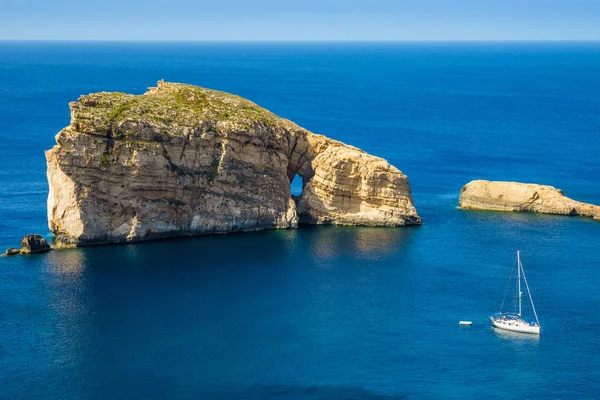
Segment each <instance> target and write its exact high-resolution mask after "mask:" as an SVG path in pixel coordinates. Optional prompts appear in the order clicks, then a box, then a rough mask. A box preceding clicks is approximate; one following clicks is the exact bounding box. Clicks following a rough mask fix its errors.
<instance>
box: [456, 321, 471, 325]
mask: <svg viewBox="0 0 600 400" xmlns="http://www.w3.org/2000/svg"><path fill="white" fill-rule="evenodd" d="M458 324H459V325H473V322H472V321H460V322H459V323H458Z"/></svg>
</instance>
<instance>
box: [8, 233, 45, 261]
mask: <svg viewBox="0 0 600 400" xmlns="http://www.w3.org/2000/svg"><path fill="white" fill-rule="evenodd" d="M50 250H52V247H50V245H49V244H48V242H46V239H44V238H43V237H42V235H25V236H23V239H21V248H20V249H17V248H15V247H11V248H8V249H6V252H5V253H4V255H5V256H16V255H18V254H34V253H47V252H49V251H50Z"/></svg>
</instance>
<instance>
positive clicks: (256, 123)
mask: <svg viewBox="0 0 600 400" xmlns="http://www.w3.org/2000/svg"><path fill="white" fill-rule="evenodd" d="M70 107H71V123H70V125H69V126H68V127H66V128H64V129H63V130H61V131H60V132H59V133H58V134H57V135H56V142H57V144H56V145H55V146H54V147H53V148H52V149H50V150H48V151H46V160H47V166H48V171H47V177H48V182H49V188H50V190H49V195H48V225H49V227H50V230H51V231H52V232H53V233H54V234H55V235H56V237H57V243H59V242H60V243H64V244H65V245H66V246H80V245H91V244H103V243H122V242H136V241H143V240H150V239H156V238H164V237H172V236H183V235H202V234H211V233H226V232H238V231H254V230H262V229H286V228H296V227H297V226H298V223H299V222H308V223H312V224H340V225H367V226H404V225H418V224H420V223H421V219H420V217H419V215H418V214H417V211H416V209H415V207H414V204H413V200H412V195H411V191H410V186H409V183H408V178H407V177H406V176H405V175H404V174H403V173H402V172H401V171H400V170H398V169H397V168H395V167H393V166H392V165H390V164H389V163H388V162H387V161H385V160H384V159H382V158H379V157H375V156H372V155H370V154H367V153H365V152H364V151H362V150H360V149H357V148H355V147H353V146H349V145H346V144H344V143H342V142H339V141H336V140H333V139H329V138H327V137H325V136H322V135H318V134H314V133H312V132H309V131H307V130H306V129H304V128H301V127H300V126H298V125H296V124H294V123H293V122H291V121H289V120H286V119H283V118H280V117H278V116H276V115H275V114H273V113H271V112H269V111H267V110H265V109H264V108H261V107H259V106H257V105H256V104H254V103H252V102H250V101H248V100H246V99H243V98H241V97H239V96H235V95H232V94H228V93H223V92H218V91H214V90H209V89H204V88H200V87H197V86H192V85H186V84H178V83H167V82H163V81H160V82H159V83H158V86H157V87H156V88H150V90H149V91H148V92H147V93H145V94H144V95H139V96H135V95H130V94H125V93H107V92H102V93H93V94H90V95H87V96H81V97H80V98H79V101H77V102H72V103H70ZM296 175H299V176H300V177H301V178H302V180H303V190H302V194H301V195H300V196H299V197H298V198H297V199H294V198H293V197H292V195H291V190H290V183H291V181H292V180H293V179H294V177H295V176H296Z"/></svg>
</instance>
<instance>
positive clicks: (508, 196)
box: [459, 180, 600, 221]
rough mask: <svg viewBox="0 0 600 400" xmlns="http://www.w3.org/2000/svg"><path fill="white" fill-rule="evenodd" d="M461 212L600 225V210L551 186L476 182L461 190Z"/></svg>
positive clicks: (599, 207)
mask: <svg viewBox="0 0 600 400" xmlns="http://www.w3.org/2000/svg"><path fill="white" fill-rule="evenodd" d="M459 204H460V207H461V208H462V209H470V210H493V211H516V212H537V213H544V214H559V215H580V216H586V217H593V219H594V220H595V221H600V206H596V205H593V204H588V203H583V202H580V201H576V200H573V199H570V198H568V197H566V196H565V195H564V193H563V192H562V190H560V189H557V188H555V187H553V186H546V185H538V184H533V183H519V182H504V181H485V180H475V181H471V182H469V183H467V184H466V185H465V186H463V188H462V189H461V193H460V198H459Z"/></svg>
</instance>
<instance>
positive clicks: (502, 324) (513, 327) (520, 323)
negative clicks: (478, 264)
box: [490, 251, 540, 335]
mask: <svg viewBox="0 0 600 400" xmlns="http://www.w3.org/2000/svg"><path fill="white" fill-rule="evenodd" d="M521 277H523V282H524V283H525V288H526V289H527V295H528V296H529V301H530V303H531V309H532V310H533V315H534V316H535V321H527V320H525V319H523V317H522V311H523V292H521ZM509 284H510V281H509ZM507 292H508V287H507ZM517 296H518V298H519V311H518V312H516V310H515V311H514V312H502V307H503V306H504V301H502V305H501V306H500V312H498V313H496V314H494V315H493V316H491V317H490V319H491V320H492V325H493V326H495V327H496V328H498V329H504V330H507V331H513V332H521V333H533V334H537V335H539V334H540V321H539V319H538V316H537V312H536V311H535V306H534V305H533V299H532V298H531V292H530V291H529V285H528V284H527V278H526V277H525V271H524V270H523V265H522V264H521V254H520V252H519V251H517ZM504 297H505V298H506V294H505V296H504Z"/></svg>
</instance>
